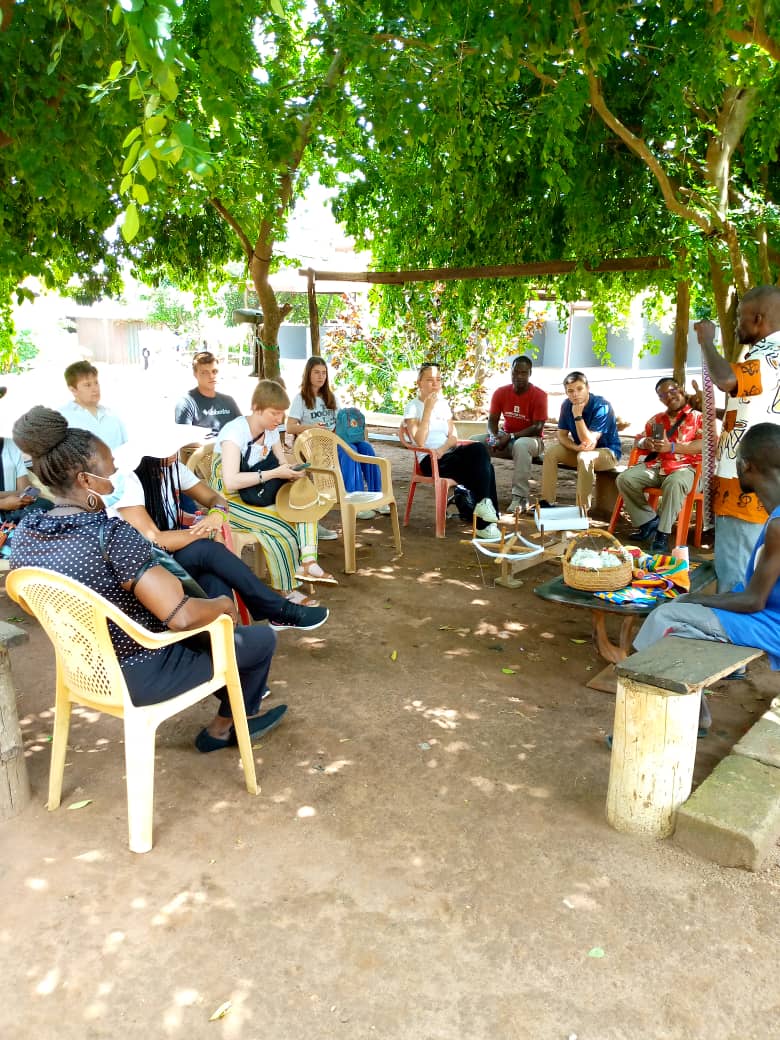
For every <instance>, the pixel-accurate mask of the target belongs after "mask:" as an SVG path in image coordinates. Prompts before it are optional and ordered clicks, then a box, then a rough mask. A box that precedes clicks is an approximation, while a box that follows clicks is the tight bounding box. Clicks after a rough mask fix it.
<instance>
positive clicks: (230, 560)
mask: <svg viewBox="0 0 780 1040" xmlns="http://www.w3.org/2000/svg"><path fill="white" fill-rule="evenodd" d="M172 555H173V556H174V557H175V558H176V560H177V561H178V562H179V563H180V564H181V565H182V567H183V568H184V569H185V571H187V573H188V574H190V576H191V577H193V578H194V579H195V581H197V583H198V584H199V585H200V587H201V588H202V589H203V591H204V592H207V593H208V595H209V596H210V597H211V598H214V597H216V596H230V597H231V599H232V597H233V590H234V589H235V591H236V592H237V593H238V594H239V596H240V597H241V599H242V600H243V601H244V603H245V604H246V609H247V610H248V611H249V613H250V614H251V615H252V618H253V619H254V620H255V621H265V620H266V619H270V620H271V621H282V620H287V614H288V611H289V607H290V604H289V603H288V602H287V600H286V599H285V598H284V596H280V595H279V593H278V592H274V590H273V589H269V588H268V586H267V585H264V584H263V582H262V581H260V579H259V578H258V577H257V575H256V574H255V573H254V572H253V571H252V570H251V568H249V567H247V565H246V564H245V563H244V561H243V560H240V559H239V558H238V556H236V555H235V553H232V552H231V551H230V549H226V548H225V546H224V545H223V544H222V542H216V541H214V542H212V541H210V540H209V539H208V538H197V539H196V540H195V541H194V542H191V543H190V544H189V545H185V547H184V548H183V549H177V550H176V552H175V553H173V554H172Z"/></svg>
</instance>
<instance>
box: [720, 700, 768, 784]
mask: <svg viewBox="0 0 780 1040" xmlns="http://www.w3.org/2000/svg"><path fill="white" fill-rule="evenodd" d="M772 705H773V706H772V707H771V708H770V709H769V711H765V712H764V714H763V715H762V716H761V718H760V719H759V720H758V722H755V723H754V724H753V725H752V726H751V727H750V729H749V730H748V731H747V733H746V734H745V735H744V737H742V739H741V740H740V741H738V742H737V743H736V744H735V745H734V747H733V748H732V749H731V750H732V754H737V755H745V757H746V758H753V759H755V760H756V762H763V764H764V765H765V766H774V768H775V769H780V706H778V705H776V704H775V701H773V702H772Z"/></svg>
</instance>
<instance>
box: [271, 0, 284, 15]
mask: <svg viewBox="0 0 780 1040" xmlns="http://www.w3.org/2000/svg"><path fill="white" fill-rule="evenodd" d="M271 10H272V11H273V13H274V14H276V15H278V16H279V17H280V18H284V8H283V7H282V5H281V3H280V0H271Z"/></svg>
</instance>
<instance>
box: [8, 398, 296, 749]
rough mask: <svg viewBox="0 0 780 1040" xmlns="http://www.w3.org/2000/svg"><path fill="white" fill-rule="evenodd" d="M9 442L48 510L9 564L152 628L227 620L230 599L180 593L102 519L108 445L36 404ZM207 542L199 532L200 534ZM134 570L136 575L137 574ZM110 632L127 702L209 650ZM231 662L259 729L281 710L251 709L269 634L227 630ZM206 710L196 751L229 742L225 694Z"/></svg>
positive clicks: (182, 672)
mask: <svg viewBox="0 0 780 1040" xmlns="http://www.w3.org/2000/svg"><path fill="white" fill-rule="evenodd" d="M14 441H15V442H16V444H17V445H18V447H19V448H20V449H21V450H22V451H23V452H26V453H27V454H28V455H30V456H31V458H32V460H33V472H34V473H35V475H36V476H37V477H38V478H39V479H40V480H41V481H43V483H44V484H45V485H46V486H47V487H49V488H51V490H52V492H53V493H54V495H55V502H54V508H53V509H51V510H50V511H49V512H47V513H42V512H37V513H32V514H30V515H28V516H26V517H25V518H24V519H23V520H22V522H21V523H20V524H19V526H18V528H17V530H16V535H15V537H14V542H13V550H12V554H11V567H12V568H15V567H46V568H48V569H50V570H53V571H56V572H57V573H59V574H64V575H67V576H68V577H70V578H73V579H74V580H76V581H79V582H81V583H82V584H84V585H87V586H88V587H89V588H91V589H93V590H94V591H95V592H97V593H99V594H100V595H101V596H104V597H105V598H106V599H108V600H109V601H110V602H111V603H113V604H114V605H115V606H117V607H118V608H119V609H120V610H121V611H123V612H124V613H125V614H127V616H128V617H129V618H131V619H132V620H134V621H136V622H137V623H138V624H140V625H143V626H144V628H148V629H149V630H150V631H152V632H163V631H165V630H166V629H170V630H171V631H174V632H186V631H189V630H191V629H197V628H199V627H201V626H202V625H207V624H208V623H209V622H211V621H213V620H214V619H215V618H217V617H219V616H220V615H221V614H227V615H228V616H229V617H231V618H232V619H233V621H234V622H235V621H236V608H235V604H234V603H233V600H232V598H231V597H227V596H218V597H217V598H215V599H195V598H190V597H188V596H187V595H184V592H183V589H182V585H181V582H180V581H179V579H178V578H176V577H175V576H174V575H173V574H171V573H169V572H168V571H167V570H165V568H164V567H161V566H159V565H157V564H155V563H153V562H152V563H151V565H149V562H150V546H149V542H148V541H147V540H146V539H145V538H143V537H142V536H141V535H140V534H139V533H138V532H137V531H136V530H134V528H132V527H131V526H130V525H129V524H127V523H125V522H124V521H123V520H120V519H119V518H118V517H109V516H107V515H106V511H105V509H104V508H103V501H102V496H103V495H109V494H110V493H111V491H112V488H113V485H112V481H111V480H110V479H109V477H110V474H112V473H113V471H114V468H115V467H114V462H113V459H112V457H111V451H110V449H109V448H108V447H107V445H105V444H104V443H103V442H102V441H101V440H99V439H98V438H97V437H95V435H94V434H92V433H88V432H87V431H86V430H79V429H69V428H68V424H67V420H66V419H64V418H63V417H62V416H61V415H60V414H59V412H55V411H52V410H51V409H50V408H43V407H41V406H38V407H36V408H32V409H31V410H30V411H29V412H27V413H26V414H25V415H23V416H22V417H21V418H20V419H17V421H16V422H15V423H14ZM206 538H207V540H208V535H207V536H206ZM139 574H140V577H139V576H138V575H139ZM109 627H110V629H111V638H112V641H113V644H114V649H115V650H116V654H117V658H118V660H119V665H120V667H121V669H122V674H123V675H124V678H125V681H126V682H127V686H128V690H129V693H130V698H131V700H132V701H133V703H134V704H138V705H142V704H155V703H159V702H160V701H165V700H169V699H170V698H172V697H176V696H178V694H180V693H183V692H184V691H185V690H187V689H190V688H191V687H193V686H196V685H197V684H198V683H199V682H205V681H206V680H207V679H208V678H210V676H211V675H212V674H213V665H212V660H211V653H210V652H209V651H208V650H204V649H202V647H201V646H200V644H197V643H196V644H192V643H191V642H190V641H186V642H181V643H176V644H174V645H172V646H167V647H163V648H161V649H158V650H147V649H145V648H144V647H142V646H140V644H138V643H136V642H135V640H133V639H132V638H131V637H130V636H128V635H127V634H126V633H124V632H120V631H118V630H117V629H115V628H114V627H113V626H111V625H110V626H109ZM234 641H235V648H236V660H237V663H238V673H239V677H240V680H241V688H242V691H243V695H244V703H245V706H246V713H247V715H248V716H249V720H248V721H249V732H250V734H251V735H253V736H258V735H259V734H261V733H267V732H269V731H270V730H271V729H272V728H273V727H274V726H276V725H277V724H278V723H279V722H280V721H281V719H282V716H283V715H284V714H285V712H286V710H287V706H286V705H284V704H280V705H277V706H276V707H275V708H272V709H271V711H267V712H265V713H264V714H262V715H259V714H257V712H258V711H259V708H260V702H261V700H262V697H263V694H264V691H265V689H266V684H267V680H268V673H269V669H270V667H271V659H272V657H273V652H274V648H275V646H276V634H275V632H273V630H272V629H270V628H269V627H267V626H266V625H249V626H241V627H239V628H236V630H235V634H234ZM216 696H217V698H218V699H219V701H220V706H219V709H218V711H217V714H216V716H215V717H214V718H213V719H212V721H211V722H210V723H209V725H208V726H206V728H205V729H203V730H201V732H200V733H199V734H198V736H197V738H196V740H195V746H196V747H197V748H198V750H199V751H202V752H209V751H217V750H220V749H221V748H226V747H229V746H230V745H231V744H235V742H236V741H235V734H234V733H233V724H232V716H231V713H230V703H229V700H228V697H227V692H226V691H224V690H223V691H222V692H220V693H217V694H216Z"/></svg>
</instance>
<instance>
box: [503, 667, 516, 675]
mask: <svg viewBox="0 0 780 1040" xmlns="http://www.w3.org/2000/svg"><path fill="white" fill-rule="evenodd" d="M501 671H502V672H503V673H504V675H514V674H515V670H514V668H502V669H501Z"/></svg>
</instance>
